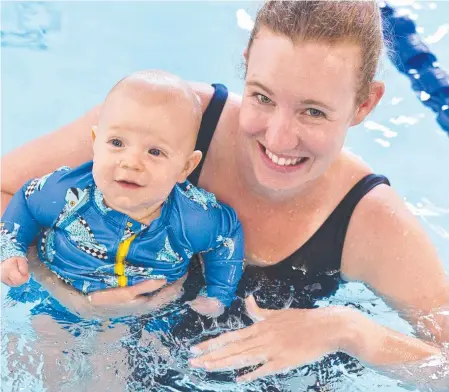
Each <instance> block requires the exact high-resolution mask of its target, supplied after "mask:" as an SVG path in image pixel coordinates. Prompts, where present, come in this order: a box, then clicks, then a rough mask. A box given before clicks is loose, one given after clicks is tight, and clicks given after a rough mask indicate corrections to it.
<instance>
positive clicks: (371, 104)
mask: <svg viewBox="0 0 449 392" xmlns="http://www.w3.org/2000/svg"><path fill="white" fill-rule="evenodd" d="M384 92H385V85H384V83H383V82H376V81H375V82H372V83H371V85H370V92H369V95H368V98H367V99H366V100H365V102H363V103H362V104H361V105H360V106H359V107H358V108H357V112H356V114H355V116H354V118H353V119H352V121H351V127H352V126H355V125H359V124H360V123H361V122H362V121H363V120H364V119H365V118H366V116H368V114H370V113H371V112H372V111H373V109H374V108H375V107H376V105H377V104H378V103H379V101H380V100H381V98H382V97H383V95H384Z"/></svg>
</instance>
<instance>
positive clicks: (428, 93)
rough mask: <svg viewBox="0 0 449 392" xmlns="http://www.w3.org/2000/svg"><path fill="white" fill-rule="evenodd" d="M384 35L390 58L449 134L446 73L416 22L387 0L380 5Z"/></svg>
mask: <svg viewBox="0 0 449 392" xmlns="http://www.w3.org/2000/svg"><path fill="white" fill-rule="evenodd" d="M379 6H380V10H381V13H382V19H383V23H384V31H383V33H384V37H385V38H386V40H388V41H389V42H390V43H391V49H392V51H391V52H389V57H390V60H391V61H392V62H393V64H394V65H395V67H396V68H397V69H398V71H399V72H401V73H403V74H404V75H406V76H407V77H408V78H409V80H410V81H411V84H412V89H413V90H414V91H415V93H416V94H417V96H418V98H419V99H420V100H421V102H422V103H423V104H424V105H425V106H427V107H429V108H431V109H432V110H433V111H434V112H435V113H437V122H438V124H439V125H440V126H441V128H442V129H443V130H444V131H446V132H447V133H448V135H449V74H448V73H447V72H446V71H444V70H443V69H441V68H440V67H439V66H438V63H437V57H436V56H435V55H434V54H433V53H432V52H431V51H430V49H429V47H428V46H427V45H426V44H425V43H424V42H423V41H422V39H421V37H420V36H419V34H418V33H417V32H416V25H415V23H414V22H413V21H412V20H411V19H410V18H409V17H408V16H405V15H399V14H398V13H397V12H396V10H395V9H394V8H393V7H391V6H390V5H388V4H386V3H381V4H379Z"/></svg>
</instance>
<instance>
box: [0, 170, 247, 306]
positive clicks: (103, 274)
mask: <svg viewBox="0 0 449 392" xmlns="http://www.w3.org/2000/svg"><path fill="white" fill-rule="evenodd" d="M36 237H37V239H38V251H39V256H40V259H41V260H42V261H43V262H44V263H45V264H46V265H47V266H48V267H49V268H50V269H51V271H53V272H54V273H55V274H57V275H58V276H59V277H60V278H62V279H63V280H64V281H66V282H67V283H69V284H71V285H72V286H73V287H75V288H76V289H78V290H79V291H81V292H83V293H86V294H87V293H91V292H93V291H97V290H102V289H107V288H112V287H119V286H132V285H134V284H136V283H139V282H142V281H144V280H146V279H161V278H166V279H167V281H168V282H173V281H175V280H177V279H179V278H181V277H182V276H183V275H184V274H185V273H186V272H187V268H188V265H189V262H190V259H191V257H192V255H193V254H199V253H201V254H202V258H203V261H204V274H205V280H206V286H207V295H208V296H209V297H215V298H218V299H219V300H220V301H221V302H222V303H223V304H224V305H226V306H229V305H230V303H231V302H232V300H233V298H234V294H235V291H236V289H237V285H238V282H239V280H240V278H241V276H242V271H243V257H244V254H243V252H244V244H243V231H242V227H241V224H240V222H239V220H238V219H237V216H236V214H235V212H234V210H233V209H231V208H230V207H229V206H227V205H225V204H222V203H219V202H217V200H216V198H215V196H214V195H213V194H211V193H208V192H206V191H204V190H202V189H200V188H197V187H195V186H193V185H192V184H191V183H190V182H188V181H186V182H185V183H183V184H177V185H176V186H175V187H174V188H173V190H172V192H171V193H170V195H169V197H168V198H167V200H166V201H165V202H164V204H163V205H162V209H161V214H160V217H159V218H158V219H156V220H154V221H152V222H151V224H150V225H149V226H146V225H144V224H142V223H140V222H137V221H135V220H133V219H131V218H130V217H129V216H128V215H125V214H123V213H121V212H118V211H115V210H112V209H110V208H108V207H107V206H106V205H105V204H104V202H103V195H102V193H101V192H100V190H99V189H98V188H97V187H96V185H95V182H94V179H93V176H92V162H87V163H85V164H83V165H81V166H79V167H78V168H76V169H73V170H72V169H70V168H68V167H62V168H60V169H58V170H56V171H55V172H53V173H50V174H47V175H45V176H44V177H42V178H38V179H33V180H31V181H29V182H27V183H26V184H25V185H24V186H23V187H22V189H21V190H20V191H19V192H17V193H16V194H15V195H14V197H13V199H12V200H11V202H10V204H9V205H8V208H7V210H6V211H5V214H4V215H3V217H2V222H1V234H0V238H1V249H2V254H1V261H4V260H5V259H7V258H10V257H14V256H22V257H25V256H26V251H27V248H28V246H29V245H30V244H31V243H32V242H33V241H34V240H35V239H36Z"/></svg>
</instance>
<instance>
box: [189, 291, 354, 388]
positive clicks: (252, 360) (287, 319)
mask: <svg viewBox="0 0 449 392" xmlns="http://www.w3.org/2000/svg"><path fill="white" fill-rule="evenodd" d="M246 308H247V312H248V314H249V316H250V317H251V318H252V319H253V320H254V321H256V322H255V324H253V325H252V326H250V327H247V328H243V329H240V330H238V331H233V332H228V333H225V334H223V335H221V336H219V337H217V338H214V339H211V340H208V341H206V342H203V343H200V344H198V345H196V346H194V347H192V349H191V350H192V352H193V353H194V354H202V355H201V356H199V357H197V358H194V359H192V360H190V364H191V366H193V367H201V368H204V369H207V370H219V369H228V370H229V369H239V368H242V367H245V366H252V365H258V364H263V365H262V366H261V367H259V368H258V369H257V370H255V371H253V372H251V373H248V374H246V375H244V376H242V377H239V378H238V379H237V381H239V382H247V381H252V380H254V379H256V378H259V377H263V376H266V375H269V374H274V373H278V372H281V371H287V370H290V369H293V368H296V367H298V366H301V365H305V364H309V363H312V362H315V361H317V360H318V359H320V358H321V357H323V356H324V355H326V354H329V353H332V352H335V351H338V350H340V349H341V346H342V344H343V337H344V336H343V335H342V334H341V333H340V332H341V331H345V329H346V330H347V332H345V333H350V329H351V328H350V325H348V323H349V324H350V322H349V320H350V318H349V317H350V316H351V313H352V310H351V309H348V308H344V307H328V308H318V309H285V310H265V309H261V308H259V307H258V306H257V304H256V301H255V300H254V298H253V297H252V296H250V297H248V298H247V299H246ZM343 326H345V327H343Z"/></svg>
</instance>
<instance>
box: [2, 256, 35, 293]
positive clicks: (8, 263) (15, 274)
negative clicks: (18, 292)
mask: <svg viewBox="0 0 449 392" xmlns="http://www.w3.org/2000/svg"><path fill="white" fill-rule="evenodd" d="M1 273H2V282H3V283H5V284H7V285H8V286H12V287H16V286H21V285H23V284H24V283H26V282H28V279H30V274H29V273H28V262H27V259H26V258H25V257H10V258H9V259H6V260H5V261H3V262H2V263H1Z"/></svg>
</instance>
